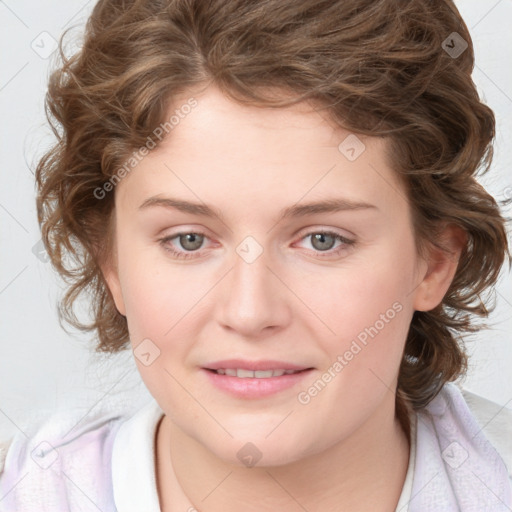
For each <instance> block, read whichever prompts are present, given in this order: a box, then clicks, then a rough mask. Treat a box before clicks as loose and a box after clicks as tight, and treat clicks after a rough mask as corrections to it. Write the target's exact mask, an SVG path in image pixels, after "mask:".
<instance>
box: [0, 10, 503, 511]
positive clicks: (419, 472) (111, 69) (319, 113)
mask: <svg viewBox="0 0 512 512" xmlns="http://www.w3.org/2000/svg"><path fill="white" fill-rule="evenodd" d="M473 59H474V56H473V49H472V44H471V38H470V35H469V33H468V30H467V27H466V26H465V24H464V22H463V20H462V19H461V17H460V15H459V13H458V11H457V10H456V8H455V6H454V5H453V3H452V2H450V1H447V0H437V1H432V2H423V1H419V0H418V1H416V0H413V1H409V2H396V1H391V0H379V1H365V0H352V1H346V0H345V1H339V2H336V1H334V2H333V1H328V2H327V1H325V2H318V1H314V2H313V1H301V2H296V1H291V0H290V1H282V0H280V1H277V0H274V1H261V2H247V1H229V2H228V1H220V0H217V1H211V2H205V1H199V0H187V1H183V0H180V1H175V2H168V1H165V2H164V1H162V2H155V1H133V2H118V1H112V0H110V1H100V2H99V3H98V4H97V5H96V7H95V9H94V11H93V14H92V15H91V17H90V19H89V22H88V25H87V32H86V38H85V41H84V45H83V48H82V49H81V51H80V52H79V53H77V54H76V55H75V56H73V57H71V58H70V59H69V60H65V61H64V63H63V65H62V68H61V69H59V70H57V71H56V72H55V73H54V74H53V75H52V78H51V80H50V88H49V95H48V107H49V112H50V117H51V119H52V121H53V123H54V125H55V126H56V127H57V132H58V133H60V134H61V135H60V138H59V141H58V143H57V144H56V146H55V147H54V148H53V149H52V151H50V152H49V153H48V154H47V155H46V156H45V157H44V158H43V159H42V160H41V162H40V163H39V166H38V169H37V183H38V187H39V195H38V212H39V220H40V223H41V227H42V233H43V240H44V242H45V245H46V248H47V250H48V254H49V256H50V258H51V261H52V263H53V265H54V266H55V268H56V269H57V270H58V271H59V272H60V273H61V275H62V276H63V277H65V278H66V279H67V281H68V283H69V288H68V291H67V294H66V296H65V297H64V300H63V309H62V311H63V315H64V317H65V318H67V319H68V321H70V322H71V323H74V325H77V326H79V327H82V328H84V329H89V330H93V331H95V332H96V334H97V337H98V345H97V350H99V351H106V352H112V353H114V352H117V351H120V350H123V349H126V348H128V347H131V348H132V349H133V352H134V356H135V360H136V363H137V366H138V369H139V371H140V374H141V377H142V380H143V381H144V383H145V385H146V386H147V388H148V390H149V391H150V393H151V394H152V395H153V397H154V399H155V400H154V402H153V403H150V404H148V406H147V407H146V408H144V409H142V410H141V411H140V412H138V413H137V414H136V415H134V416H133V417H131V418H126V417H121V416H114V415H108V416H101V417H96V418H90V419H89V420H88V422H87V424H85V425H84V424H81V426H80V427H79V428H76V427H75V424H74V422H75V421H76V419H75V418H71V417H69V418H57V417H55V418H54V419H53V420H52V421H50V422H48V423H47V424H46V425H44V426H42V428H41V429H40V430H39V431H38V432H37V434H35V435H34V436H33V437H31V439H30V440H25V439H21V438H16V439H15V440H13V442H12V443H11V444H10V446H9V449H8V452H7V455H6V458H5V469H4V472H3V474H2V477H1V479H0V496H3V499H2V501H0V506H3V507H7V508H5V510H55V509H58V510H89V509H91V510H97V509H100V510H104V511H106V510H118V511H119V512H121V511H123V512H124V511H127V510H137V511H139V510H162V511H164V512H169V511H172V512H174V511H182V510H183V511H185V510H188V511H193V510H201V511H208V512H210V511H212V512H213V511H220V510H222V511H230V510H240V508H242V509H243V510H269V511H270V510H285V511H295V510H308V511H313V510H333V511H334V510H345V511H363V510H364V511H368V510H372V511H394V510H396V511H398V510H400V511H402V510H410V511H422V512H425V511H440V510H464V511H470V510H475V511H476V510H478V511H481V510H485V509H486V508H487V509H490V510H493V511H498V510H509V509H510V507H511V506H512V493H511V485H510V475H509V470H510V469H507V465H508V468H510V467H511V462H510V460H508V459H507V455H506V453H505V451H504V448H503V446H504V441H503V440H504V437H505V435H506V429H507V428H508V429H510V424H511V419H510V415H507V414H506V413H502V414H495V415H494V416H495V417H494V418H493V424H494V425H495V429H496V435H494V434H493V435H492V436H491V435H490V434H488V432H490V430H489V429H487V430H486V433H484V432H483V426H482V418H483V415H484V413H483V409H484V407H486V406H487V407H491V408H492V405H491V406H489V404H482V403H481V402H480V405H479V406H478V407H477V409H478V411H479V412H478V413H477V412H472V410H470V408H469V407H468V403H467V402H466V401H465V399H464V396H463V395H462V393H461V391H460V390H459V389H458V388H457V387H456V386H455V385H454V384H452V383H451V381H454V380H455V379H456V378H457V377H459V376H460V375H462V374H463V372H464V370H465V367H466V359H467V356H466V354H465V351H464V346H463V344H462V340H461V335H462V334H463V333H464V332H471V331H474V330H477V329H478V326H477V325H476V324H475V323H474V320H473V317H474V316H485V315H486V314H487V312H488V311H487V309H486V307H485V305H484V304H483V303H482V301H481V299H480V297H481V296H482V293H483V292H484V291H485V290H487V289H489V288H491V287H492V286H493V285H494V284H495V282H496V279H497V276H498V273H499V270H500V268H501V267H502V264H503V262H504V260H505V258H506V257H508V256H509V253H508V247H507V239H506V232H505V227H504V220H503V218H502V216H501V214H500V212H499V208H498V205H497V204H496V201H495V200H494V199H493V198H492V197H491V196H490V195H489V194H488V193H487V192H486V191H485V190H484V189H483V187H482V186H481V185H479V184H478V182H477V181H476V179H475V177H476V175H477V172H478V170H480V169H482V168H484V169H486V168H488V166H489V165H490V162H491V157H492V146H491V142H492V139H493V136H494V116H493V114H492V111H491V110H490V109H489V108H488V107H487V106H485V105H484V104H483V103H482V102H481V101H480V99H479V97H478V94H477V92H476V89H475V86H474V84H473V82H472V80H471V75H470V73H471V70H472V66H473ZM81 293H89V294H90V295H89V300H90V301H91V302H90V303H91V308H92V310H93V312H94V318H93V322H92V323H91V324H90V325H81V324H79V323H78V321H77V320H76V318H74V317H73V304H74V302H75V300H76V298H77V297H78V296H79V295H80V294H81ZM465 396H467V397H468V398H467V400H468V402H471V395H468V394H466V395H465ZM473 410H475V408H473ZM496 413H498V410H497V409H496ZM475 415H476V416H478V418H479V419H477V417H475ZM493 432H495V431H494V430H493ZM490 437H492V439H490ZM52 507H53V508H52ZM2 510H3V509H2Z"/></svg>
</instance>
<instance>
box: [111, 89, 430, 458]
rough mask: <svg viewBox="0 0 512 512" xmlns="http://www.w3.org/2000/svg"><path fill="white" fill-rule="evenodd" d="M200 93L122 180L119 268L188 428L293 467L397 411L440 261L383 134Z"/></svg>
mask: <svg viewBox="0 0 512 512" xmlns="http://www.w3.org/2000/svg"><path fill="white" fill-rule="evenodd" d="M194 97H195V98H196V100H197V106H196V107H195V108H193V109H191V111H190V113H189V114H188V115H186V116H183V118H180V121H179V124H177V125H175V126H174V128H173V129H172V131H169V134H168V135H167V136H166V137H165V138H164V139H163V140H162V143H161V144H160V145H159V146H158V147H157V148H155V149H154V150H152V151H151V152H150V153H149V154H148V155H147V156H145V158H143V159H142V160H141V161H140V163H139V164H138V165H137V166H136V167H135V169H134V170H133V171H131V172H130V174H129V175H128V176H126V177H125V178H123V180H122V181H121V182H120V183H119V184H118V185H117V187H116V190H115V194H116V196H115V197H116V206H115V254H114V256H113V263H114V265H113V266H112V267H109V269H106V270H105V275H106V277H107V280H108V283H109V286H110V289H111V290H112V293H113V296H114V298H115V301H116V305H117V308H118V309H119V311H120V312H121V313H122V314H123V315H126V317H127V321H128V327H129V332H130V338H131V343H132V347H133V348H134V349H135V355H136V359H135V360H136V363H137V365H138V368H139V371H140V374H141V376H142V379H143V380H144V382H145V384H146V386H147V387H148V389H149V391H150V392H151V394H152V395H153V396H154V397H155V399H156V400H157V401H158V403H159V404H160V406H161V408H162V409H163V410H164V412H165V413H166V415H167V416H168V417H169V419H170V420H171V421H172V423H173V424H174V425H175V426H176V427H177V428H179V429H180V430H181V431H182V432H183V433H184V434H185V435H187V436H189V437H190V438H192V439H194V440H195V441H197V442H198V443H200V444H201V445H202V446H203V447H205V448H206V449H208V450H209V451H210V452H212V453H213V454H214V455H216V456H217V457H219V458H221V459H223V460H226V461H231V462H234V463H237V464H240V453H239V450H240V448H241V447H243V446H244V445H245V443H248V442H251V443H252V444H253V445H255V447H257V449H258V450H259V452H261V453H262V454H263V457H262V459H261V461H262V463H263V462H264V463H265V464H268V465H277V464H285V463H287V462H290V461H296V460H299V459H301V458H303V457H306V456H307V455H312V454H318V453H321V452H322V451H324V450H327V449H328V448H330V447H332V446H334V445H336V444H337V443H340V442H342V441H343V440H344V439H347V438H349V437H350V436H351V435H353V434H354V433H355V432H357V431H358V430H359V429H361V428H362V427H363V425H365V424H368V423H369V422H370V421H371V419H372V418H376V417H377V415H381V416H380V417H383V416H382V415H385V411H384V409H386V410H389V409H390V408H392V407H393V405H394V390H395V388H396V379H397V375H398V369H399V364H400V361H401V357H402V352H403V347H404V343H405V339H406V335H407V331H408V328H409V324H410V321H411V318H412V314H413V312H414V310H415V309H420V308H421V306H422V305H423V306H424V305H425V304H422V303H421V301H422V300H423V301H425V300H426V299H425V297H426V296H428V295H429V293H428V292H427V291H426V290H427V288H426V286H427V285H426V284H425V283H426V282H427V279H424V278H425V275H426V274H427V273H428V272H427V270H428V268H427V263H426V262H425V261H423V260H422V259H420V258H419V257H418V255H417V254H416V249H415V241H414V234H413V228H412V220H411V214H410V207H409V204H408V202H407V200H406V193H405V191H404V189H403V187H402V185H401V184H400V182H399V180H398V178H397V176H396V174H395V171H394V170H393V169H392V168H391V167H390V164H389V162H388V158H387V153H386V150H387V146H386V142H385V141H384V140H381V139H377V138H363V137H358V138H359V141H358V140H357V139H355V138H354V135H351V134H350V133H349V132H346V131H344V130H342V129H340V128H336V127H334V126H333V125H332V124H331V123H330V122H329V121H328V120H327V119H326V118H325V115H324V114H320V113H318V112H315V111H314V110H313V108H311V107H310V106H309V107H308V106H306V105H300V106H294V107H292V108H287V109H274V110H272V109H264V108H255V107H247V106H241V105H239V104H236V103H234V102H232V101H231V100H229V99H227V98H226V97H224V96H223V95H222V93H221V92H220V91H218V90H217V89H215V88H213V87H210V88H208V89H206V90H205V91H204V92H203V93H201V94H199V95H195V96H194ZM186 101H187V97H186V96H184V98H183V103H186ZM173 110H174V109H173ZM349 136H350V137H349ZM347 137H349V139H347ZM342 143H343V144H342ZM340 144H341V146H340ZM362 144H364V146H363V145H362ZM354 157H355V158H354ZM192 203H193V204H194V205H196V206H191V204H192ZM316 203H319V205H318V206H316V207H315V206H311V205H313V204H316ZM320 203H321V204H320ZM308 205H310V206H308ZM434 295H435V293H432V290H431V293H430V297H431V298H432V297H433V296H434ZM434 300H435V297H434ZM271 372H272V373H271ZM283 372H284V374H283ZM233 374H234V375H233ZM388 412H389V411H388ZM244 449H246V450H249V451H251V450H254V448H247V447H245V448H244ZM237 454H238V456H237ZM242 454H243V452H242Z"/></svg>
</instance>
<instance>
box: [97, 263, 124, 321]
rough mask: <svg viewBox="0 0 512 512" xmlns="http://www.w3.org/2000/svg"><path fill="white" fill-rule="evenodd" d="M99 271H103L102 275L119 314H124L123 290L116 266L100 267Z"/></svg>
mask: <svg viewBox="0 0 512 512" xmlns="http://www.w3.org/2000/svg"><path fill="white" fill-rule="evenodd" d="M101 271H102V273H103V277H104V278H105V281H106V282H107V286H108V289H109V290H110V293H111V294H112V298H113V299H114V303H115V305H116V308H117V310H118V311H119V313H121V315H123V316H126V308H125V305H124V299H123V292H122V290H121V282H120V280H119V274H118V272H117V269H116V268H113V267H112V266H110V265H109V266H106V267H102V268H101Z"/></svg>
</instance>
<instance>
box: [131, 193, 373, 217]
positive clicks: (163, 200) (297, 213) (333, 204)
mask: <svg viewBox="0 0 512 512" xmlns="http://www.w3.org/2000/svg"><path fill="white" fill-rule="evenodd" d="M154 206H160V207H164V208H170V209H175V210H179V211H181V212H184V213H190V214H192V215H199V216H203V217H218V218H219V219H220V220H221V221H223V222H224V220H225V219H224V216H223V214H222V212H221V211H220V210H219V209H217V208H214V207H213V206H209V205H207V204H205V203H192V202H190V201H183V200H181V199H175V198H172V197H159V196H153V197H150V198H148V199H146V200H145V201H144V202H143V203H142V204H141V205H140V206H139V210H143V209H145V208H149V207H154ZM363 209H375V210H378V208H377V207H376V206H375V205H373V204H369V203H365V202H361V201H352V200H349V199H344V198H331V199H324V200H322V201H317V202H314V203H306V204H294V205H292V206H289V207H287V208H284V209H283V210H281V211H280V212H279V215H278V222H280V221H281V220H284V219H289V218H293V217H306V216H308V215H314V214H317V213H336V212H340V211H346V210H363Z"/></svg>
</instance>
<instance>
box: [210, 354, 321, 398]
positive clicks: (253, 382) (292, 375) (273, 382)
mask: <svg viewBox="0 0 512 512" xmlns="http://www.w3.org/2000/svg"><path fill="white" fill-rule="evenodd" d="M202 370H203V371H204V372H205V373H206V374H207V377H208V380H209V382H210V383H211V384H213V386H214V387H216V388H217V389H219V390H221V391H223V392H227V393H228V394H230V395H232V396H235V397H236V398H244V399H249V398H263V397H266V396H269V395H273V394H276V393H279V392H282V391H284V390H286V389H290V388H293V387H294V386H297V385H298V383H300V382H301V381H302V379H303V378H304V377H305V376H306V375H309V374H310V373H311V372H312V371H313V370H314V368H312V367H306V366H301V365H296V364H291V363H287V362H283V361H241V360H229V361H218V362H215V363H210V364H207V365H205V366H204V367H202Z"/></svg>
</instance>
